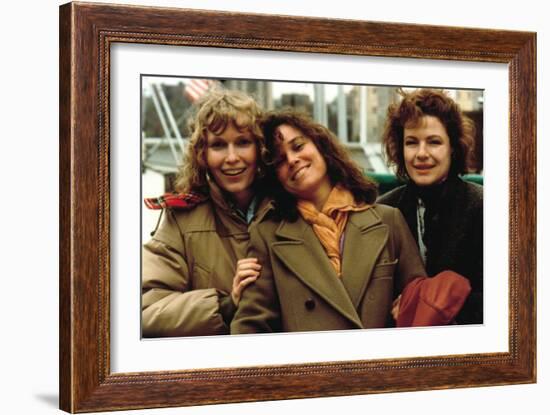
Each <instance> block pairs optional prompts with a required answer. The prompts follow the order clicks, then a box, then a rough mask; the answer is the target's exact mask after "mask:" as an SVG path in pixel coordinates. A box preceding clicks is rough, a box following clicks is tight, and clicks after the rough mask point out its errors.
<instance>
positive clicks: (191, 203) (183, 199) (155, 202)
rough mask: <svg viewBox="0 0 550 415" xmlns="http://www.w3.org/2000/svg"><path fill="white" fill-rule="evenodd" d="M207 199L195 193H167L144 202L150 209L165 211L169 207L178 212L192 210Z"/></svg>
mask: <svg viewBox="0 0 550 415" xmlns="http://www.w3.org/2000/svg"><path fill="white" fill-rule="evenodd" d="M206 199H208V197H207V196H205V195H202V194H200V193H194V192H189V193H166V194H164V195H162V196H160V197H152V198H147V199H144V200H143V202H144V203H145V206H147V208H149V209H164V208H168V207H169V208H174V209H178V210H190V209H193V208H194V207H195V206H196V205H198V204H199V203H202V202H204V201H205V200H206Z"/></svg>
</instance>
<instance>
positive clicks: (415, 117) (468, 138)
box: [382, 89, 475, 180]
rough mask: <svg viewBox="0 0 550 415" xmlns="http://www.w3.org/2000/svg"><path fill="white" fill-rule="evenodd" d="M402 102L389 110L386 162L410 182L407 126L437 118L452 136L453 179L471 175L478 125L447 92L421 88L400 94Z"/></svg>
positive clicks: (385, 129)
mask: <svg viewBox="0 0 550 415" xmlns="http://www.w3.org/2000/svg"><path fill="white" fill-rule="evenodd" d="M399 93H400V95H401V96H402V99H401V101H400V102H399V103H397V104H392V105H390V106H389V107H388V112H387V117H386V125H385V128H384V134H383V136H382V142H383V145H384V150H385V155H386V162H387V163H388V165H390V166H394V167H395V168H396V174H397V176H398V177H399V178H401V179H404V180H407V179H409V175H408V174H407V170H406V168H405V160H404V156H403V151H404V150H403V139H404V137H403V135H404V130H405V127H415V126H417V125H418V123H419V122H420V119H421V118H422V117H423V116H425V115H431V116H434V117H437V118H438V119H439V121H441V123H442V124H443V126H444V127H445V129H446V131H447V135H448V136H449V139H450V142H451V148H452V150H453V151H452V159H451V167H450V170H449V176H457V175H459V174H464V173H467V172H468V171H470V170H471V169H472V167H473V166H474V152H473V149H474V140H475V125H474V123H473V121H472V120H471V119H470V118H468V117H467V116H466V115H464V114H463V113H462V111H461V110H460V107H459V106H458V104H457V103H456V102H455V101H454V100H453V99H452V98H450V97H449V96H448V95H447V94H446V93H445V92H444V91H443V90H438V89H417V90H415V91H413V92H410V93H406V92H404V91H403V90H400V91H399Z"/></svg>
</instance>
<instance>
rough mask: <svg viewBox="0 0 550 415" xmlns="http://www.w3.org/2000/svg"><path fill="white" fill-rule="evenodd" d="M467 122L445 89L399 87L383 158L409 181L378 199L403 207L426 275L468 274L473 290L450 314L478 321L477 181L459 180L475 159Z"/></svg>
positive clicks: (480, 265)
mask: <svg viewBox="0 0 550 415" xmlns="http://www.w3.org/2000/svg"><path fill="white" fill-rule="evenodd" d="M474 134H475V129H474V125H473V122H472V121H471V120H470V119H469V118H467V117H466V116H465V115H464V114H463V113H462V111H461V110H460V108H459V106H458V104H457V103H456V102H455V101H454V100H453V99H452V98H450V97H449V96H448V95H447V94H446V93H445V92H443V91H441V90H435V89H419V90H415V91H413V92H410V93H402V100H401V101H400V102H399V103H397V104H394V105H391V106H390V107H389V108H388V114H387V120H386V126H385V131H384V135H383V143H384V148H385V153H386V157H387V161H388V164H390V165H391V166H393V167H395V169H396V173H397V175H398V176H399V177H400V178H402V179H405V180H406V181H407V184H406V185H404V186H401V187H399V188H397V189H394V190H392V191H390V192H388V193H386V194H384V195H383V196H381V197H380V198H379V199H378V203H381V204H387V205H389V206H393V207H397V208H399V210H401V212H402V213H403V216H404V217H405V219H406V221H407V223H408V225H409V227H410V229H411V232H412V233H413V235H414V237H415V239H416V241H417V244H418V246H419V249H420V253H421V254H422V258H423V260H424V262H425V266H426V271H427V272H428V275H430V276H434V275H436V274H438V273H439V272H441V271H444V270H452V271H455V272H457V273H459V274H461V275H463V276H464V277H466V278H468V280H469V281H470V284H471V286H472V293H471V294H470V296H469V297H468V299H467V300H466V303H465V304H464V306H463V308H462V310H461V312H460V313H459V315H458V316H457V317H456V322H457V323H459V324H474V323H483V187H482V186H480V185H477V184H474V183H469V182H466V181H464V180H462V179H461V177H460V175H462V174H464V173H467V172H468V171H469V169H470V166H471V164H472V159H473V144H474Z"/></svg>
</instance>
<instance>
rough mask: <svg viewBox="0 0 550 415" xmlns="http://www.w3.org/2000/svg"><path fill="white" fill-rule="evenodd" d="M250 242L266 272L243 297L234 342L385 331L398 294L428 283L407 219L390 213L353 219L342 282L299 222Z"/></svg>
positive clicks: (261, 225) (256, 234)
mask: <svg viewBox="0 0 550 415" xmlns="http://www.w3.org/2000/svg"><path fill="white" fill-rule="evenodd" d="M250 242H251V250H250V252H249V255H248V256H251V257H256V258H258V260H259V262H260V263H261V265H262V269H261V271H260V277H259V278H258V279H257V280H256V281H255V282H254V283H253V284H251V285H250V286H248V287H247V288H246V289H245V290H244V292H243V295H242V298H241V301H240V303H239V306H238V308H237V312H236V314H235V317H234V319H233V322H232V323H231V333H232V334H233V333H263V332H274V331H285V332H288V331H323V330H346V329H360V328H375V327H385V326H386V325H387V321H388V317H389V315H390V309H391V306H392V301H393V299H394V298H395V297H396V295H397V293H398V292H401V290H403V288H404V286H405V285H406V284H407V282H408V281H410V280H412V279H413V278H415V277H419V276H424V275H426V274H425V270H424V267H423V265H422V260H421V259H420V256H419V253H418V249H417V247H416V245H415V243H414V240H413V238H412V236H411V233H410V231H409V228H408V227H407V224H406V223H405V221H404V220H403V216H402V215H401V213H400V212H399V210H397V209H393V208H390V207H388V206H381V205H375V206H373V207H371V208H369V209H367V210H365V211H362V212H353V213H350V215H349V220H348V223H347V225H346V229H345V238H344V249H343V256H342V277H341V278H338V276H337V275H336V271H335V270H334V268H333V266H332V265H331V263H330V261H329V259H328V256H327V254H326V252H325V251H324V249H323V247H322V245H321V243H320V242H319V239H318V238H317V236H316V235H315V233H314V232H313V229H312V227H311V226H310V225H309V224H308V223H306V222H305V221H304V220H303V219H302V217H301V216H300V217H298V219H297V220H296V221H294V222H290V221H288V220H282V221H278V220H276V219H274V218H273V217H270V215H266V217H265V218H264V219H263V220H262V219H260V220H259V222H258V223H257V225H254V226H251V228H250Z"/></svg>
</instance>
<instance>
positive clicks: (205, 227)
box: [142, 89, 265, 337]
mask: <svg viewBox="0 0 550 415" xmlns="http://www.w3.org/2000/svg"><path fill="white" fill-rule="evenodd" d="M260 115H261V111H260V108H259V107H258V105H257V104H256V102H255V101H254V99H252V98H251V97H249V96H247V95H245V94H243V93H240V92H237V91H227V90H221V89H216V90H214V91H212V92H210V93H209V94H208V95H207V96H206V97H205V98H204V99H203V100H202V102H201V103H199V106H198V108H197V113H196V116H195V117H194V120H193V125H192V128H193V133H192V136H191V140H190V145H189V148H188V152H187V154H186V160H185V163H184V165H183V168H182V169H181V171H180V175H179V178H178V180H177V182H176V190H177V191H178V193H177V194H175V195H169V196H166V197H162V198H159V199H156V200H148V201H146V203H147V204H148V206H149V207H152V208H163V209H164V212H163V213H164V214H163V217H162V221H161V223H160V226H159V227H158V229H156V231H155V232H154V235H153V237H152V239H151V240H150V241H149V242H147V243H146V244H145V245H144V247H143V274H142V334H143V336H144V337H165V336H199V335H201V336H202V335H216V334H227V333H229V324H230V322H231V320H232V318H233V314H234V312H235V308H236V306H237V304H238V303H239V300H240V297H241V293H242V290H243V288H244V287H246V286H247V285H248V284H250V283H251V282H252V281H254V280H255V279H256V278H257V276H258V272H259V270H260V268H261V267H260V265H259V264H258V263H257V261H256V260H255V259H254V258H247V257H246V249H247V245H248V240H249V235H248V226H249V225H250V223H251V222H252V221H253V219H254V217H255V215H256V214H257V212H258V210H261V209H262V208H263V206H264V204H265V202H264V201H263V200H262V196H261V194H260V193H259V191H258V189H260V188H261V186H260V181H261V174H260V172H261V171H262V169H263V166H262V162H261V157H260V156H261V153H262V149H263V148H264V144H263V136H262V133H261V131H260V129H259V127H258V124H257V120H258V117H259V116H260Z"/></svg>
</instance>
